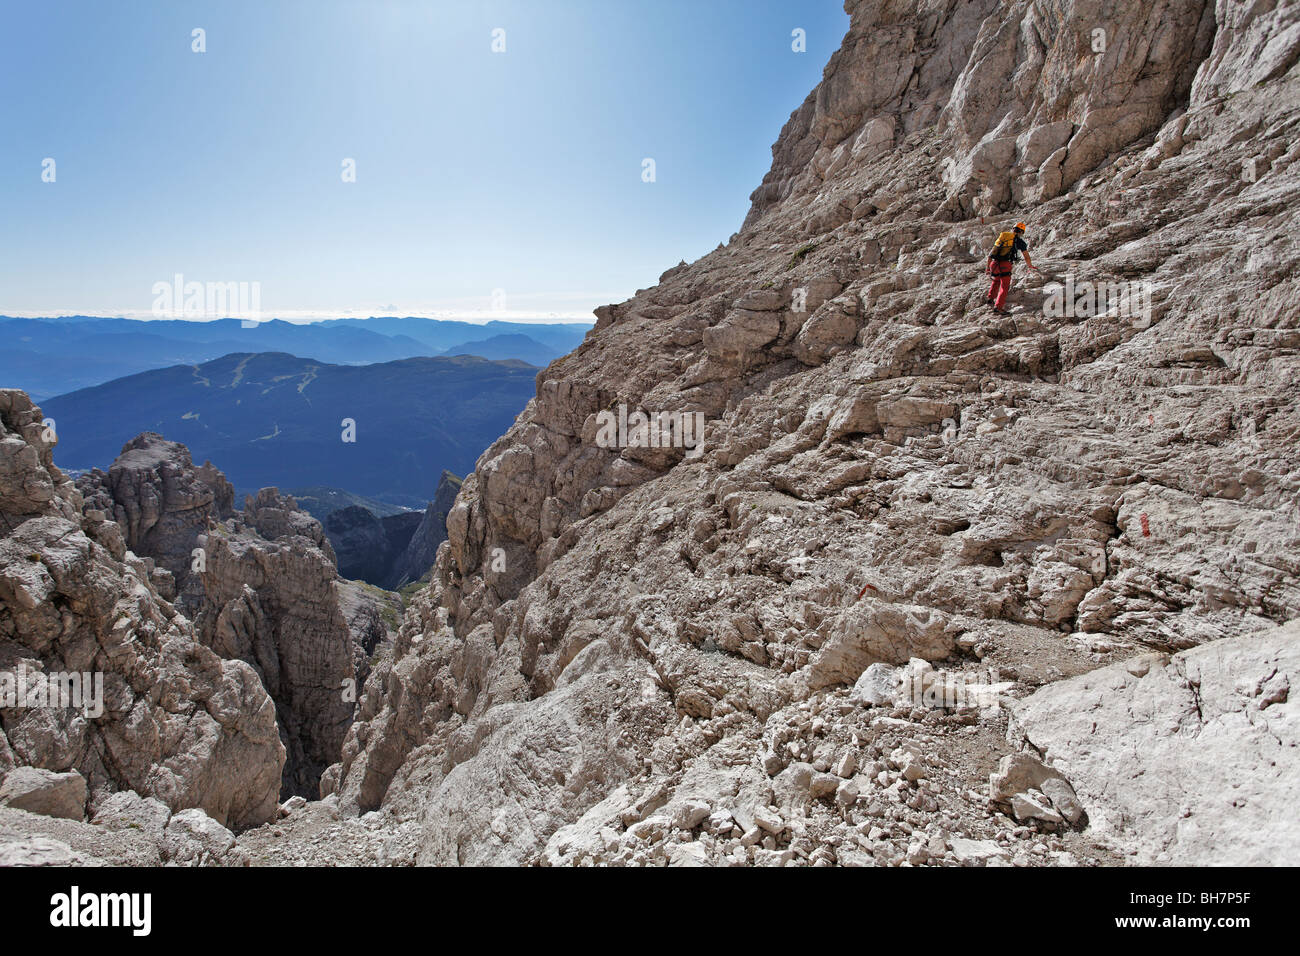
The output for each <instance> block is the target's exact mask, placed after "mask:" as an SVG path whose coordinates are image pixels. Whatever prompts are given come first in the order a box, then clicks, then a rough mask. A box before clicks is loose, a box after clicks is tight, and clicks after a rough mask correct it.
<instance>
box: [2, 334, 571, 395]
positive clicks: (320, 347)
mask: <svg viewBox="0 0 1300 956" xmlns="http://www.w3.org/2000/svg"><path fill="white" fill-rule="evenodd" d="M590 327H591V325H590V323H557V324H546V325H543V324H536V325H534V324H532V323H525V322H496V321H493V322H488V323H486V324H483V325H477V324H474V323H472V322H458V321H442V320H436V319H423V318H415V317H412V318H373V319H329V320H325V321H319V322H313V323H293V322H284V321H280V320H278V319H277V320H271V321H267V322H258V323H248V325H247V327H245V324H244V323H242V322H241V321H240V320H239V319H219V320H216V321H212V322H196V321H187V320H182V319H159V320H153V321H140V320H137V319H105V318H94V317H89V316H65V317H60V318H42V319H17V318H8V317H4V316H0V342H2V343H3V345H4V347H3V349H0V385H5V386H13V387H17V388H22V389H24V390H25V391H27V392H28V394H30V395H31V396H32V398H33V399H35V400H36V401H38V402H40V401H44V400H46V399H48V398H49V397H51V396H53V395H62V394H64V393H66V392H72V391H76V390H77V389H81V388H88V387H90V386H92V385H100V384H102V383H104V382H108V381H112V380H113V379H116V378H122V377H124V376H127V375H134V374H136V373H137V372H144V371H148V370H150V369H161V368H167V367H169V366H173V365H179V364H185V365H193V364H197V363H200V362H207V361H211V360H212V359H215V358H218V357H220V356H222V355H228V354H231V353H234V352H287V353H289V354H291V355H297V356H300V357H302V358H308V359H314V360H316V361H319V362H329V363H333V364H338V365H360V364H368V363H373V362H391V361H395V360H397V359H404V358H414V357H417V356H435V355H443V354H447V355H480V356H482V357H483V358H488V359H519V360H520V361H524V362H528V363H529V364H532V365H539V366H541V365H547V364H549V363H550V362H551V361H552V360H553V359H555V358H558V357H559V356H561V355H564V354H567V353H568V352H571V351H572V350H573V349H575V348H577V347H578V345H579V344H581V342H582V339H583V337H584V336H585V335H586V333H587V330H588V329H589V328H590Z"/></svg>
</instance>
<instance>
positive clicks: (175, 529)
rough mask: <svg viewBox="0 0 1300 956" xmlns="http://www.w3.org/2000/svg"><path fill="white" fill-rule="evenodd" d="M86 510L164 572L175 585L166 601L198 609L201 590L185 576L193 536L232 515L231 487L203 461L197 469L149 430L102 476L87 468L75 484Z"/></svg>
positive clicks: (175, 447)
mask: <svg viewBox="0 0 1300 956" xmlns="http://www.w3.org/2000/svg"><path fill="white" fill-rule="evenodd" d="M77 489H78V490H79V491H80V492H81V494H82V497H83V498H84V499H85V502H86V507H87V508H92V509H96V510H99V511H102V512H103V513H104V514H105V516H106V517H108V518H110V519H111V520H113V521H115V522H117V524H118V526H119V527H120V528H121V529H122V532H123V534H124V535H125V537H126V546H127V547H128V548H130V549H131V550H132V551H134V552H135V553H136V554H138V555H140V556H142V557H150V558H153V560H154V562H155V563H156V564H157V565H158V566H159V567H160V568H162V569H164V570H165V571H167V572H168V573H169V574H170V575H171V576H172V580H173V582H174V583H175V588H174V590H173V591H172V592H171V593H164V597H166V598H167V599H168V600H178V601H179V602H180V603H181V604H182V605H183V606H185V607H186V608H187V609H188V610H190V611H191V613H192V612H193V610H195V609H197V607H198V605H199V603H200V602H201V601H202V597H203V586H202V584H201V582H200V581H199V580H198V578H197V576H195V575H193V574H191V570H190V569H191V565H192V564H193V549H194V548H195V546H196V544H197V541H198V538H199V536H200V535H202V534H204V533H205V532H206V531H207V529H208V528H209V527H210V526H211V525H213V524H214V523H216V522H218V521H223V520H225V519H226V518H229V517H230V516H231V515H232V514H234V509H235V489H234V488H233V487H231V484H230V482H228V481H226V476H225V475H223V474H222V473H221V472H220V471H218V470H217V469H216V468H214V467H213V466H212V463H211V462H204V464H203V467H201V468H195V467H194V463H193V461H191V460H190V452H189V449H187V448H186V447H185V446H184V445H181V444H178V443H177V442H170V441H167V440H166V439H164V438H163V437H162V436H161V435H159V434H157V433H155V432H144V433H142V434H140V435H137V436H136V437H135V438H133V439H131V441H129V442H127V443H126V445H125V446H124V447H123V448H122V453H121V454H120V455H118V457H117V459H116V460H115V461H114V462H113V464H112V465H111V466H109V469H108V471H107V472H104V471H102V470H100V469H98V468H94V469H92V470H91V471H90V472H89V473H87V474H86V475H83V476H82V477H81V478H79V479H78V480H77Z"/></svg>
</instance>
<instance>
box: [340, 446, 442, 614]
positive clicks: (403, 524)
mask: <svg viewBox="0 0 1300 956" xmlns="http://www.w3.org/2000/svg"><path fill="white" fill-rule="evenodd" d="M460 485H461V480H460V479H459V478H457V477H456V476H455V475H453V474H452V473H451V472H449V471H444V472H443V473H442V477H441V479H439V481H438V488H437V491H436V492H435V493H434V500H433V501H431V502H429V504H428V506H427V507H426V508H425V509H424V512H423V513H420V512H405V513H403V514H395V515H385V516H384V517H377V516H376V515H375V514H374V513H372V512H371V511H370V510H369V509H368V508H365V507H362V506H361V505H351V506H348V507H346V508H339V509H337V510H335V511H332V512H331V513H330V514H329V515H328V516H327V517H326V518H325V520H324V527H325V533H326V534H327V535H328V536H329V539H330V543H331V544H332V545H333V546H334V550H335V552H336V553H337V555H338V565H339V573H340V574H341V575H343V577H345V578H353V579H359V580H362V581H368V582H370V583H371V584H375V585H378V586H379V587H384V588H390V589H393V590H396V589H397V588H400V587H403V586H404V585H407V584H410V583H411V582H412V581H418V580H420V579H421V578H422V577H424V576H425V575H426V574H428V573H429V569H430V568H432V567H433V561H434V557H435V556H436V555H437V553H438V545H440V544H442V542H444V541H446V540H447V513H448V512H449V511H451V507H452V505H453V504H454V503H455V501H456V492H458V491H459V490H460Z"/></svg>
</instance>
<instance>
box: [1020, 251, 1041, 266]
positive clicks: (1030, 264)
mask: <svg viewBox="0 0 1300 956" xmlns="http://www.w3.org/2000/svg"><path fill="white" fill-rule="evenodd" d="M1020 254H1021V255H1022V256H1024V257H1025V265H1026V266H1028V267H1029V268H1030V269H1037V268H1038V266H1036V265H1034V264H1033V262H1031V261H1030V259H1029V250H1028V249H1026V250H1024V251H1023V252H1022V253H1020Z"/></svg>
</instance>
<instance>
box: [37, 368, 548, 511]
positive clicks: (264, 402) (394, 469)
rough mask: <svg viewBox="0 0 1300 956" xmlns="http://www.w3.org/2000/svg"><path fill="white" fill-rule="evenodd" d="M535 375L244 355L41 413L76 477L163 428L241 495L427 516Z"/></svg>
mask: <svg viewBox="0 0 1300 956" xmlns="http://www.w3.org/2000/svg"><path fill="white" fill-rule="evenodd" d="M536 375H537V369H536V368H535V367H533V366H531V365H527V364H525V363H524V362H520V361H514V360H511V361H495V362H494V361H488V360H486V359H482V358H477V357H473V356H457V357H435V358H408V359H402V360H400V361H396V362H384V363H378V364H373V365H361V366H356V365H333V364H329V363H325V362H319V361H315V360H313V359H304V358H298V357H296V356H293V355H287V354H285V353H282V352H268V353H257V354H250V353H237V354H232V355H225V356H222V357H221V358H218V359H215V360H213V361H209V362H203V363H201V364H198V365H177V366H172V367H170V368H164V369H156V370H153V371H148V372H141V373H139V374H137V375H130V376H127V377H125V378H120V379H116V380H114V381H111V382H108V383H106V384H103V385H97V386H95V387H92V388H86V389H81V390H79V391H76V392H72V393H70V394H67V395H61V396H58V397H56V398H51V399H48V400H46V401H43V402H41V408H42V410H43V412H44V414H45V415H46V417H48V418H52V419H54V422H55V429H56V432H57V434H58V439H59V445H58V457H59V464H60V465H61V466H63V467H65V468H70V469H85V468H90V467H93V466H99V467H106V466H107V465H108V464H109V463H110V462H112V461H113V459H114V458H116V457H117V455H118V453H119V452H120V451H121V449H122V445H123V444H124V443H125V442H126V441H128V440H129V439H131V438H132V437H134V436H135V435H138V434H139V433H140V432H143V431H154V432H158V433H160V434H162V435H163V436H164V437H166V438H168V439H170V440H172V441H178V442H182V443H184V444H185V445H187V446H188V447H189V449H190V452H191V454H192V455H193V457H194V460H195V461H203V460H204V459H209V460H211V461H213V462H220V467H221V469H222V470H223V471H224V472H225V473H226V476H227V477H228V478H229V479H230V481H231V482H232V483H233V484H234V486H235V488H236V491H237V492H238V493H239V494H241V495H242V494H244V493H250V492H253V491H256V490H257V489H258V488H261V487H264V486H268V485H274V486H277V487H279V488H296V487H313V486H324V487H326V488H337V489H347V492H348V493H350V494H352V495H360V496H365V497H369V498H375V499H379V500H380V501H382V502H384V503H386V504H389V505H400V506H403V507H407V508H419V509H421V510H423V509H424V508H425V506H426V504H427V503H428V502H429V501H430V500H431V499H432V498H433V497H434V495H435V492H436V491H437V487H438V480H439V477H440V475H441V474H442V472H443V470H444V469H445V470H448V471H451V472H454V473H456V474H468V473H469V472H471V471H473V469H474V463H475V461H476V460H477V458H478V456H479V455H480V454H481V453H482V451H483V450H484V449H485V448H486V447H487V446H488V445H489V444H491V443H492V442H493V441H495V440H496V439H497V437H499V436H500V435H501V434H503V433H504V432H505V431H506V430H507V429H508V428H509V427H510V425H511V424H512V423H513V422H514V420H515V417H516V416H517V415H518V414H519V412H520V411H521V410H522V409H523V407H524V406H525V405H526V404H527V403H528V400H529V399H531V398H532V397H533V395H534V393H535V379H536ZM345 420H349V421H350V423H351V424H352V425H353V429H352V433H351V434H349V433H348V429H347V425H346V424H345ZM349 437H355V441H347V440H345V439H347V438H349Z"/></svg>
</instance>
